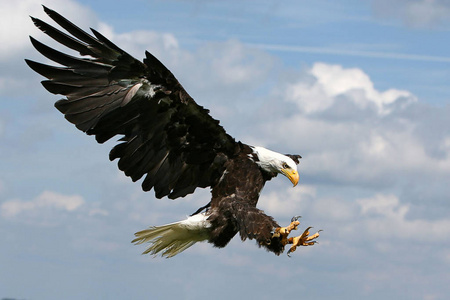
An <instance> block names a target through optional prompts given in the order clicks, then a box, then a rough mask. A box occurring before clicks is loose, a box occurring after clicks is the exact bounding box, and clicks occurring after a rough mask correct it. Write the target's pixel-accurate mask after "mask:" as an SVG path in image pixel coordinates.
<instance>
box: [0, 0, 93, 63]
mask: <svg viewBox="0 0 450 300" xmlns="http://www.w3.org/2000/svg"><path fill="white" fill-rule="evenodd" d="M41 4H43V5H45V6H47V7H48V8H51V9H54V10H56V11H58V12H59V13H60V14H62V15H73V16H77V24H78V25H79V26H80V27H85V26H89V25H90V26H93V24H98V23H97V21H96V20H97V18H96V17H95V15H94V14H93V13H92V11H90V10H89V9H87V8H85V7H84V6H82V5H80V4H78V3H77V2H75V1H72V0H63V1H61V0H46V1H35V0H19V1H15V2H13V1H6V0H2V1H0V19H1V20H2V22H3V23H4V24H8V26H2V27H1V28H0V40H1V41H2V42H1V43H0V61H7V60H8V59H9V58H10V57H12V56H17V55H19V54H23V52H25V51H27V50H28V49H29V48H31V45H30V41H29V39H28V36H29V35H33V36H36V35H37V32H39V30H38V29H36V27H35V26H34V24H33V22H32V21H31V19H30V17H29V16H33V17H38V18H41V19H43V18H48V17H46V15H45V13H44V11H43V9H42V6H41ZM97 27H98V26H97Z"/></svg>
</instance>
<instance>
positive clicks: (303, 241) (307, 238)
mask: <svg viewBox="0 0 450 300" xmlns="http://www.w3.org/2000/svg"><path fill="white" fill-rule="evenodd" d="M311 228H312V227H308V228H306V229H305V231H303V233H302V234H301V235H299V236H296V237H291V238H289V239H288V243H289V244H292V246H291V248H290V249H289V251H288V252H287V255H288V256H289V257H291V256H290V254H291V253H292V252H294V251H295V250H296V249H297V246H312V245H314V244H315V243H317V241H315V239H317V238H318V237H319V232H321V231H322V230H319V231H317V232H316V233H314V234H313V235H309V230H310V229H311Z"/></svg>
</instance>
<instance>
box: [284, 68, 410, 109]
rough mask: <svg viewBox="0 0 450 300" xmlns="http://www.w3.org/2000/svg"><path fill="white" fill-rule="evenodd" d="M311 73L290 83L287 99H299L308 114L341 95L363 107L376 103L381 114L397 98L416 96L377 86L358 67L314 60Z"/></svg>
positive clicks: (328, 104) (331, 103)
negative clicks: (378, 88) (309, 77)
mask: <svg viewBox="0 0 450 300" xmlns="http://www.w3.org/2000/svg"><path fill="white" fill-rule="evenodd" d="M309 74H310V76H312V80H310V81H300V82H297V83H294V84H291V85H290V86H288V88H287V90H286V98H287V100H288V101H292V102H294V103H296V104H297V105H298V107H299V108H300V109H301V110H303V111H304V112H305V113H306V114H310V113H317V112H321V111H324V110H326V109H328V108H330V107H331V106H332V105H333V104H334V103H336V101H339V97H341V96H342V97H345V98H346V99H347V100H348V101H350V102H351V103H352V104H354V105H355V106H357V107H358V108H359V109H361V110H364V109H366V108H368V107H370V106H374V109H375V110H376V112H377V113H378V114H387V113H389V112H390V111H391V110H392V104H393V103H394V102H396V101H399V100H402V99H407V101H408V102H411V101H415V100H416V99H415V97H414V96H413V95H412V94H411V93H410V92H408V91H404V90H397V89H389V90H386V91H378V90H376V89H375V87H374V85H373V82H372V81H371V80H370V78H369V76H368V75H367V74H366V73H364V72H363V71H362V70H361V69H358V68H351V69H345V68H343V67H342V66H340V65H329V64H325V63H315V64H314V65H313V66H312V68H311V69H310V70H309Z"/></svg>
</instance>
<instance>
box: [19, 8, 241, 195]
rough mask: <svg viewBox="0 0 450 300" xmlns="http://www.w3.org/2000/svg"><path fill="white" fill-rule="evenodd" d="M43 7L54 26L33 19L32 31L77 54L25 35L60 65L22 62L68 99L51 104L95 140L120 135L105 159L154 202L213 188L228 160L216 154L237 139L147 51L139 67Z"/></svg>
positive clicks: (225, 152) (230, 150)
mask: <svg viewBox="0 0 450 300" xmlns="http://www.w3.org/2000/svg"><path fill="white" fill-rule="evenodd" d="M43 8H44V11H45V12H46V13H47V15H48V16H49V17H50V18H51V19H52V20H53V21H55V22H56V24H58V25H59V26H60V28H57V27H54V26H51V25H49V24H47V23H46V22H44V21H42V20H40V19H37V18H34V17H31V20H32V21H33V23H34V24H35V25H36V27H37V28H39V29H40V30H41V31H42V32H44V33H45V34H47V35H48V36H49V37H51V38H52V39H53V40H55V41H56V42H58V43H60V44H61V45H64V46H66V47H67V48H68V49H70V50H74V51H76V52H78V53H79V54H80V56H72V55H69V54H66V53H63V52H61V51H58V50H55V49H53V48H51V47H49V46H47V45H45V44H43V43H41V42H39V41H37V40H36V39H34V38H33V37H30V41H31V43H32V45H33V46H34V47H35V48H36V50H37V51H38V52H40V53H41V54H42V55H43V56H45V57H46V58H48V59H50V60H52V61H53V62H55V63H57V64H59V66H51V65H46V64H42V63H39V62H34V61H31V60H26V63H27V64H28V66H29V67H30V68H31V69H33V70H34V71H36V72H37V73H39V74H40V75H42V76H44V77H46V78H47V80H44V81H42V85H43V86H44V87H45V88H46V89H47V90H48V91H49V92H51V93H53V94H60V95H64V96H65V97H66V98H64V99H61V100H59V101H57V102H56V103H55V107H56V108H57V109H58V110H59V111H60V112H62V113H63V114H64V116H65V118H66V119H67V120H68V121H69V122H71V123H73V124H74V125H75V126H76V127H77V128H78V129H80V130H81V131H84V132H86V133H87V134H88V135H94V136H95V138H96V140H97V142H99V143H104V142H106V141H107V140H109V139H111V138H113V137H114V136H116V135H120V136H122V137H121V138H120V141H119V143H118V144H117V145H116V146H115V147H113V149H112V150H111V152H110V159H111V160H114V159H118V167H119V169H120V170H122V171H123V172H125V174H126V175H127V176H129V177H131V179H132V180H133V181H136V180H139V179H140V178H142V177H144V176H145V177H144V179H143V181H142V189H143V190H145V191H148V190H150V189H152V188H153V189H154V190H155V193H156V196H157V197H158V198H160V197H164V196H169V198H172V199H173V198H177V197H184V196H186V195H187V194H189V193H192V192H193V191H194V190H195V189H196V188H197V187H206V186H211V185H213V184H214V183H216V182H217V180H218V178H220V176H221V174H222V172H223V170H224V168H223V164H224V163H225V161H226V160H217V157H218V156H223V157H225V158H229V157H233V156H234V155H236V153H235V149H236V141H235V140H234V139H233V138H232V137H231V136H229V135H228V134H227V133H226V132H225V130H224V129H223V128H222V127H221V126H220V125H219V122H218V121H217V120H215V119H213V118H212V117H211V116H210V115H209V111H208V110H207V109H205V108H203V107H201V106H199V105H198V104H197V103H196V102H195V101H194V100H193V99H192V98H191V97H190V96H189V94H188V93H187V92H186V91H185V90H184V88H183V87H182V86H181V84H180V83H179V82H178V80H177V79H176V78H175V76H174V75H173V74H172V73H171V72H170V71H169V70H168V69H167V68H166V67H165V66H164V65H163V64H162V62H161V61H159V60H158V59H157V58H156V57H154V56H153V55H152V54H150V53H149V52H147V51H146V52H145V58H144V60H143V62H140V61H138V60H136V59H135V58H133V57H132V56H131V55H129V54H128V53H126V52H125V51H123V50H122V49H120V48H119V47H118V46H116V45H115V44H114V43H113V42H112V41H110V40H109V39H107V38H106V37H105V36H104V35H102V34H101V33H100V32H98V31H97V30H95V29H91V31H92V34H89V33H87V32H86V31H84V30H82V29H81V28H79V27H78V26H76V25H75V24H73V23H72V22H71V21H69V20H67V19H66V18H64V17H63V16H61V15H60V14H59V13H57V12H55V11H54V10H52V9H49V8H47V7H45V6H43ZM61 28H62V29H61ZM217 161H220V162H217Z"/></svg>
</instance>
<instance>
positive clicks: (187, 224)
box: [132, 213, 211, 258]
mask: <svg viewBox="0 0 450 300" xmlns="http://www.w3.org/2000/svg"><path fill="white" fill-rule="evenodd" d="M207 219H208V217H207V216H206V215H205V214H204V213H202V214H197V215H193V216H191V217H188V218H187V219H186V220H183V221H179V222H175V223H171V224H167V225H162V226H152V227H150V228H148V229H145V230H142V231H139V232H136V233H135V236H136V238H135V239H134V240H133V241H132V243H135V244H136V245H139V244H142V243H150V246H149V247H148V248H147V249H146V250H145V251H144V252H143V253H142V254H151V255H154V256H157V255H158V254H160V253H161V256H163V257H166V258H169V257H172V256H175V255H177V254H178V253H180V252H182V251H184V250H186V249H187V248H189V247H191V246H192V245H194V244H195V243H196V242H201V241H205V240H208V239H209V236H210V227H211V224H210V222H209V221H208V220H207Z"/></svg>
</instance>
